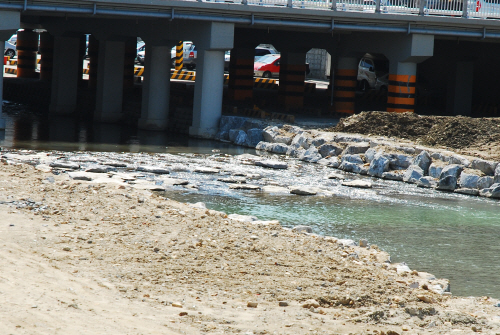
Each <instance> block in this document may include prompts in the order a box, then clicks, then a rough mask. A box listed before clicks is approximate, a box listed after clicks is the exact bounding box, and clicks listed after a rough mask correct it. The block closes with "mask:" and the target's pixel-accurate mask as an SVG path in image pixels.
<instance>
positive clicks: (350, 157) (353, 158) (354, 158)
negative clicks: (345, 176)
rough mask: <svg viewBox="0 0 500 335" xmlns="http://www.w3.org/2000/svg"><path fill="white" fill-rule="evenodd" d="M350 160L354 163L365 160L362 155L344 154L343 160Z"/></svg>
mask: <svg viewBox="0 0 500 335" xmlns="http://www.w3.org/2000/svg"><path fill="white" fill-rule="evenodd" d="M344 162H349V163H354V164H364V163H365V162H364V161H363V159H362V158H361V156H360V155H344V156H342V162H341V163H344Z"/></svg>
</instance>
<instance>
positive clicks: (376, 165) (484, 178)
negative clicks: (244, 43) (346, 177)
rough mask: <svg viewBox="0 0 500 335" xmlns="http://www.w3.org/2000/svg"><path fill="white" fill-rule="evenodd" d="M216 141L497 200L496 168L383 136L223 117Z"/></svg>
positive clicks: (498, 179)
mask: <svg viewBox="0 0 500 335" xmlns="http://www.w3.org/2000/svg"><path fill="white" fill-rule="evenodd" d="M217 139H219V140H223V141H230V142H232V143H234V144H236V145H242V146H247V147H252V148H255V149H257V150H264V151H267V152H271V153H275V154H283V155H287V156H290V157H295V158H298V159H299V160H301V161H305V162H310V163H317V164H321V165H324V166H329V167H332V168H336V169H340V170H344V171H346V172H353V173H357V174H361V175H369V176H372V177H378V178H382V179H389V180H397V181H404V182H407V183H413V184H416V185H417V186H419V187H424V188H434V189H437V190H441V191H448V192H456V193H461V194H467V195H475V196H482V197H488V198H495V199H500V164H499V162H497V161H489V160H484V159H478V158H474V157H468V156H463V155H458V154H457V153H455V152H452V151H448V150H440V149H436V148H430V147H425V146H420V145H416V144H414V143H412V142H409V141H404V140H401V141H395V140H393V139H389V138H385V137H372V136H364V135H358V134H347V133H334V132H325V131H320V130H314V129H304V128H301V127H298V126H293V125H286V124H285V125H283V124H275V125H266V124H264V123H263V122H262V121H258V120H251V119H247V118H242V117H231V116H224V117H222V119H221V125H220V131H219V134H218V135H217Z"/></svg>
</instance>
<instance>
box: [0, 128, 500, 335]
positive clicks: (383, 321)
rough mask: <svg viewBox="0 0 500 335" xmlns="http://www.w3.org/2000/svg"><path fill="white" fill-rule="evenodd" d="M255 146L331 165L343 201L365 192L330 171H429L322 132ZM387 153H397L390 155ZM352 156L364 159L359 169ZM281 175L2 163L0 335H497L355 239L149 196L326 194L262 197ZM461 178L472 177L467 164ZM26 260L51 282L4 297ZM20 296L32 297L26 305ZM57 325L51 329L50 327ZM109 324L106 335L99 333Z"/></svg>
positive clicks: (0, 156) (362, 141)
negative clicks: (347, 192) (215, 191)
mask: <svg viewBox="0 0 500 335" xmlns="http://www.w3.org/2000/svg"><path fill="white" fill-rule="evenodd" d="M244 122H246V121H244ZM254 126H255V124H254V125H252V127H253V128H250V129H257V127H254ZM241 130H242V129H241V128H240V129H232V131H228V136H229V132H231V133H232V134H233V135H231V137H233V136H234V133H235V132H237V133H238V134H239V137H240V139H241V138H243V137H244V136H243V135H242V133H241ZM244 131H245V134H248V133H250V134H252V133H253V135H252V136H255V139H254V142H255V141H256V139H258V137H259V136H258V135H259V132H258V131H257V130H254V131H252V132H247V131H246V130H244ZM292 131H297V133H294V132H292ZM260 135H261V136H262V139H266V141H261V140H259V141H258V142H257V143H256V144H255V145H256V146H259V147H261V148H271V147H276V148H283V147H284V146H286V147H287V150H286V152H288V150H289V149H290V148H292V147H293V148H296V149H292V150H295V152H292V151H291V152H290V153H289V156H294V155H297V157H298V158H299V159H300V160H301V161H305V162H316V163H318V164H320V165H322V166H326V167H329V166H330V167H333V165H335V164H337V163H338V167H341V166H342V167H341V170H343V171H342V172H340V171H339V172H337V173H335V172H333V171H335V170H332V173H329V174H328V177H330V178H334V179H336V180H339V183H341V184H343V185H345V186H349V187H371V182H366V180H364V179H363V180H356V179H354V180H347V179H350V178H346V175H345V174H343V173H344V172H347V171H349V172H355V173H360V174H361V172H362V171H361V169H363V173H364V171H366V174H367V175H370V174H369V171H376V170H377V166H378V163H373V162H374V161H378V162H382V164H381V166H382V167H383V168H382V169H381V168H378V170H377V171H379V172H381V176H382V178H383V176H384V173H388V172H389V173H394V174H396V175H406V174H408V173H409V172H408V171H412V176H413V177H414V179H416V177H415V175H414V174H413V173H414V172H413V171H417V172H420V171H419V170H418V169H417V167H418V168H420V169H422V170H424V169H423V168H422V167H420V166H421V165H423V164H425V165H426V164H428V170H427V171H430V170H431V166H432V165H433V164H434V165H436V164H437V159H436V158H433V157H432V155H433V154H435V152H431V153H430V151H427V150H420V149H421V148H420V147H419V148H413V149H414V151H411V148H412V147H410V146H409V145H400V144H399V143H398V144H395V143H392V146H390V145H388V144H387V143H386V142H383V144H382V140H380V139H378V140H377V141H380V142H376V143H377V145H374V146H372V144H375V142H367V141H366V137H363V136H357V135H352V134H333V137H332V138H331V140H329V139H328V138H326V137H325V134H324V133H321V132H317V131H315V130H305V129H300V130H299V129H298V128H296V127H294V128H292V127H290V126H282V127H278V126H274V125H273V126H270V127H263V128H261V129H260ZM292 135H293V136H292ZM237 137H238V136H237ZM228 138H229V137H228ZM271 140H272V141H273V142H271ZM245 141H246V140H245ZM289 141H290V143H289V144H286V143H288V142H289ZM293 142H295V143H293ZM390 143H391V142H389V144H390ZM396 146H400V147H401V149H397V152H394V147H396ZM306 147H307V148H306ZM388 148H389V149H388ZM404 148H406V149H404ZM365 149H366V150H365ZM372 149H373V150H372ZM266 150H267V149H266ZM337 150H338V155H334V153H336V152H337ZM340 150H341V151H340ZM383 150H387V151H383ZM405 150H406V151H405ZM419 150H420V151H419ZM269 151H270V152H274V151H273V150H269ZM286 152H285V153H286ZM322 153H323V154H322ZM325 153H328V154H325ZM425 153H427V155H426V154H425ZM372 154H373V155H372ZM441 154H443V153H442V152H441ZM370 155H372V156H370ZM443 155H444V154H443ZM367 156H368V157H372V158H371V160H370V163H369V164H368V162H367V160H368V159H370V158H367ZM452 156H453V154H451V155H450V156H449V157H452ZM376 157H377V158H376ZM428 157H430V159H431V160H432V161H431V162H429V161H428V160H427V158H428ZM443 157H444V156H443ZM453 157H454V158H453V159H457V158H456V156H453ZM309 158H310V159H309ZM360 159H361V161H359V160H360ZM383 159H386V160H388V161H389V162H388V166H389V169H390V167H391V166H393V167H394V166H399V167H403V166H405V165H407V167H406V168H405V169H400V170H397V169H396V170H394V171H396V172H394V171H392V170H389V171H384V170H385V167H386V163H384V162H385V161H384V160H383ZM232 160H235V161H237V162H238V163H237V164H235V166H239V167H243V168H245V167H251V166H254V167H256V168H258V169H261V170H259V173H255V171H253V170H248V168H247V169H239V168H238V169H234V170H231V168H228V167H225V166H224V165H223V163H225V162H231V161H232ZM293 161H295V160H293ZM293 161H287V160H286V159H279V160H278V159H276V157H274V158H272V157H271V159H269V157H260V156H255V155H249V154H244V155H239V156H236V157H227V156H225V155H222V154H217V153H214V155H213V157H211V158H210V159H205V160H204V161H203V162H202V163H200V162H196V161H194V160H192V159H190V156H185V157H180V156H175V155H169V154H156V155H151V154H143V153H138V154H133V153H128V154H127V153H122V154H116V153H87V152H80V153H66V152H38V151H29V150H19V151H17V150H3V151H2V152H1V153H0V215H1V216H2V218H3V219H2V220H1V221H2V227H1V228H0V230H1V231H2V233H0V236H3V238H2V237H0V242H3V243H4V249H3V251H1V252H0V256H1V257H0V262H1V266H2V269H4V271H3V273H2V275H1V277H0V279H2V280H0V299H1V300H4V301H16V303H15V304H14V305H13V306H14V307H13V308H12V307H11V308H6V307H5V306H8V304H7V305H6V304H3V305H4V307H0V314H1V315H5V316H7V318H3V319H5V320H7V321H6V322H5V323H3V324H2V325H0V332H2V333H10V332H12V331H13V329H17V330H22V331H23V333H32V332H34V331H35V329H36V332H37V333H38V334H54V333H55V332H54V330H55V329H63V330H65V331H66V332H72V331H78V330H81V329H90V328H91V329H92V330H93V331H94V332H103V331H104V329H106V333H109V334H112V333H116V334H123V333H130V332H132V330H133V329H134V328H135V329H139V330H140V331H142V332H148V333H151V329H154V330H155V331H158V332H162V331H165V330H166V331H167V333H182V332H184V333H187V334H199V333H206V334H223V333H243V334H272V333H277V334H331V333H334V334H348V333H354V334H391V335H395V334H405V333H408V334H424V333H436V334H447V333H449V332H453V333H457V334H468V333H471V332H484V333H488V334H490V333H491V334H500V303H499V301H498V300H496V299H492V298H489V297H481V298H479V297H476V298H474V297H469V298H462V297H454V296H453V295H452V294H451V293H450V285H449V281H448V280H446V279H437V278H435V276H433V275H431V274H429V273H425V272H419V271H416V270H412V269H410V268H409V267H408V266H406V264H404V263H400V264H392V263H391V262H390V257H389V255H388V254H387V253H386V252H384V251H381V250H379V248H378V247H377V246H375V245H370V244H369V242H368V241H366V240H364V239H361V240H360V241H359V242H355V241H353V240H343V239H338V238H335V237H327V236H319V235H316V234H314V233H313V232H312V230H311V228H310V227H308V226H296V227H294V228H285V227H283V226H281V225H280V223H279V221H262V220H259V219H258V218H256V217H250V216H243V215H238V214H230V215H227V214H226V213H223V212H218V211H214V210H209V209H207V208H205V205H204V204H202V203H197V204H183V203H179V202H176V201H172V200H169V199H166V198H165V197H164V195H167V196H168V191H169V190H170V188H171V187H177V186H182V187H186V188H194V189H196V188H197V187H199V185H198V184H197V183H196V182H193V180H191V179H192V178H189V177H186V178H177V177H175V176H174V177H172V176H171V174H174V175H175V173H179V172H185V173H186V175H185V176H190V175H193V174H199V175H211V176H217V180H218V182H220V183H226V184H229V185H230V186H229V187H230V188H231V189H244V190H259V191H262V192H269V193H278V194H279V193H281V192H285V193H292V194H297V195H314V194H320V195H328V191H326V190H325V189H321V188H317V187H316V188H314V187H305V186H303V185H302V186H296V185H295V186H294V185H291V184H290V185H276V183H273V182H272V181H271V179H269V176H270V175H272V174H273V171H275V169H285V170H286V169H295V168H296V167H295V165H294V163H293ZM443 162H444V161H443ZM372 163H373V166H372ZM464 163H466V162H465V161H462V164H463V165H465V164H464ZM391 164H393V165H391ZM396 164H398V165H396ZM425 165H424V166H425ZM443 165H444V167H443V169H442V170H443V171H445V167H446V166H448V167H451V166H452V165H460V164H458V163H455V161H454V160H451V161H450V160H449V161H448V164H443ZM472 166H474V167H478V166H479V165H477V162H476V163H474V165H472V162H470V164H469V168H470V167H472ZM357 169H360V171H359V172H357ZM496 169H498V166H497V167H496ZM474 170H479V171H481V170H480V169H479V168H476V169H474ZM382 171H383V172H382ZM464 171H468V170H465V169H463V170H462V171H461V174H460V176H459V178H458V183H460V181H461V180H462V175H463V174H464ZM494 171H495V170H494ZM441 173H442V171H441ZM482 173H484V174H486V173H485V172H482ZM489 173H491V171H490V172H489ZM386 176H387V175H386ZM497 176H498V174H496V175H495V174H494V175H493V176H492V177H493V180H495V178H497ZM484 177H486V176H485V175H484V176H483V175H482V176H481V177H480V178H484ZM489 177H491V176H489ZM464 178H465V177H464ZM344 179H345V180H344ZM388 179H389V178H388ZM420 179H422V177H420ZM420 179H419V180H420ZM403 180H404V179H403ZM492 185H494V184H492ZM490 188H492V187H491V186H490ZM158 192H160V193H158ZM165 192H166V193H165ZM482 194H484V192H483V193H482ZM492 194H494V192H493V191H492ZM16 229H18V230H16ZM12 255H15V256H12ZM12 257H15V258H12ZM27 260H29V261H27ZM32 261H36V262H37V263H38V264H39V266H42V267H43V268H42V269H39V270H37V271H38V272H37V273H43V274H44V276H47V273H49V272H50V271H56V270H57V274H51V275H50V276H49V277H51V278H53V279H52V280H51V281H47V279H46V278H45V277H37V276H36V274H33V280H36V282H34V283H32V284H31V285H29V286H28V287H27V288H26V287H25V288H23V287H22V286H19V287H17V286H16V287H14V288H13V287H12V286H9V285H11V284H9V283H13V282H19V283H21V282H23V281H25V282H27V283H30V279H29V278H28V277H26V273H31V272H30V267H29V266H28V267H21V265H20V264H31V263H30V262H32ZM13 264H17V265H13ZM44 264H47V265H48V264H52V265H53V266H56V270H54V269H52V268H49V267H45V265H44ZM31 266H33V265H31ZM49 270H50V271H49ZM50 273H52V272H50ZM16 276H17V277H16ZM55 278H62V279H61V280H60V281H57V280H56V279H55ZM53 281H55V282H53ZM70 281H71V282H77V283H80V284H81V287H80V292H79V294H77V295H75V294H74V293H73V292H71V291H61V290H58V289H57V288H54V287H53V285H54V283H56V284H57V285H59V286H61V287H66V286H67V285H68V283H69V282H70ZM91 283H94V284H91ZM95 284H97V285H95ZM73 285H76V284H73ZM87 287H90V288H91V289H87ZM23 290H24V291H25V292H29V294H28V295H23V294H22V293H21V292H23ZM54 292H56V293H54ZM34 296H37V297H44V298H43V299H41V298H38V299H37V300H36V302H35V299H34V298H31V297H34ZM87 296H91V297H92V298H91V299H86V298H85V297H87ZM103 299H104V300H109V301H111V300H113V301H114V304H118V306H119V309H118V310H117V312H116V313H113V311H111V312H110V305H108V304H104V305H99V304H96V302H95V301H101V300H103ZM61 301H63V303H61ZM11 305H12V304H11ZM30 306H31V307H30ZM33 306H36V307H33ZM27 309H31V311H30V312H29V313H26V310H27ZM61 311H62V312H64V313H65V317H66V318H67V321H65V320H61V318H60V317H59V316H60V315H59V313H60V312H61ZM138 311H141V312H138ZM142 312H144V313H145V315H144V316H141V315H140V314H141V313H142ZM108 313H111V314H112V315H113V316H112V318H113V319H114V320H113V321H112V322H111V321H110V320H109V319H108V318H107V317H106V316H105V315H107V314H108ZM47 320H50V322H48V321H47ZM116 320H119V323H120V326H119V327H116V328H113V326H114V325H115V323H116ZM165 320H167V321H165ZM96 321H97V322H96ZM90 323H91V324H92V325H90ZM34 325H35V326H34ZM103 327H105V328H103Z"/></svg>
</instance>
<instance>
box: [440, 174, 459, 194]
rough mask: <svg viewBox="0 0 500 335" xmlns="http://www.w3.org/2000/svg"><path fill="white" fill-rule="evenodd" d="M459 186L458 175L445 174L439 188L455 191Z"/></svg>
mask: <svg viewBox="0 0 500 335" xmlns="http://www.w3.org/2000/svg"><path fill="white" fill-rule="evenodd" d="M456 187H457V177H454V176H445V177H444V178H441V179H439V182H438V185H437V187H436V188H437V189H438V190H440V191H454V190H455V188H456Z"/></svg>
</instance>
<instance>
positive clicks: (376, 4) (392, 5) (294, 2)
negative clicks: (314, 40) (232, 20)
mask: <svg viewBox="0 0 500 335" xmlns="http://www.w3.org/2000/svg"><path fill="white" fill-rule="evenodd" d="M198 1H200V0H198ZM202 1H207V2H213V1H215V2H232V3H242V4H247V5H260V6H284V7H285V6H286V7H293V8H306V9H329V10H336V11H344V12H367V13H387V14H410V15H439V16H453V17H466V18H469V17H470V18H484V19H486V18H492V19H494V18H500V0H232V1H231V0H202Z"/></svg>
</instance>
